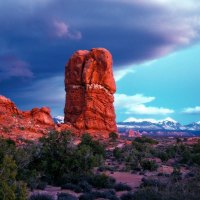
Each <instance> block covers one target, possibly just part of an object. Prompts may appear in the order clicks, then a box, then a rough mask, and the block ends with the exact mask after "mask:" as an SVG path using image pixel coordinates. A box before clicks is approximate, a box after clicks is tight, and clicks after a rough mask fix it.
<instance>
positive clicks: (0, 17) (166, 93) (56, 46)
mask: <svg viewBox="0 0 200 200" xmlns="http://www.w3.org/2000/svg"><path fill="white" fill-rule="evenodd" d="M93 47H104V48H107V49H108V50H109V51H110V52H111V53H112V55H113V60H114V61H113V62H114V66H113V69H114V74H115V79H116V83H117V93H116V95H115V108H116V114H117V121H123V120H125V119H127V118H130V117H135V118H140V119H141V118H153V119H164V118H166V117H171V118H173V119H175V120H177V121H180V122H181V123H183V124H187V123H190V122H193V121H200V92H199V88H200V1H199V0H139V1H138V0H17V1H16V0H6V1H0V94H1V95H5V96H7V97H9V98H11V99H12V100H13V101H14V102H15V103H16V104H17V106H18V107H19V108H20V109H23V110H27V109H31V108H33V107H40V106H44V105H45V106H49V107H51V109H52V114H53V115H54V116H55V115H63V107H64V97H65V92H64V83H63V82H64V76H63V75H64V66H65V63H66V62H67V60H68V59H69V57H70V56H71V55H72V54H73V52H74V51H76V50H78V49H91V48H93Z"/></svg>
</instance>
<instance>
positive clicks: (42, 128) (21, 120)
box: [0, 96, 55, 141]
mask: <svg viewBox="0 0 200 200" xmlns="http://www.w3.org/2000/svg"><path fill="white" fill-rule="evenodd" d="M54 129H55V124H54V121H53V119H52V117H51V115H50V109H49V108H47V107H42V108H41V109H39V108H34V109H32V110H31V111H21V110H19V109H18V108H17V107H16V105H15V104H14V103H13V102H12V101H11V100H10V99H8V98H6V97H4V96H0V136H3V137H5V138H10V139H13V140H15V141H17V140H18V139H21V138H23V139H28V140H35V139H38V138H39V137H41V136H43V135H45V134H47V133H48V131H50V130H54Z"/></svg>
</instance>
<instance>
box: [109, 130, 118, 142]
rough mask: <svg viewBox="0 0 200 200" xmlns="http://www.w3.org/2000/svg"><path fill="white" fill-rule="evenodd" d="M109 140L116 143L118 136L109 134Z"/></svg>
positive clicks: (113, 133) (112, 133)
mask: <svg viewBox="0 0 200 200" xmlns="http://www.w3.org/2000/svg"><path fill="white" fill-rule="evenodd" d="M109 138H110V140H111V141H116V140H117V138H118V134H117V133H115V132H111V133H109Z"/></svg>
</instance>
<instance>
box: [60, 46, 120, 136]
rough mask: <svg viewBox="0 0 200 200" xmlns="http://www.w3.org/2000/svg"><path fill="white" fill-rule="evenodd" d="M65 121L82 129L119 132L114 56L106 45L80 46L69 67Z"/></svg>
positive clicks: (66, 82) (66, 69)
mask: <svg viewBox="0 0 200 200" xmlns="http://www.w3.org/2000/svg"><path fill="white" fill-rule="evenodd" d="M65 90H66V103H65V119H64V121H65V123H71V124H72V125H73V126H74V127H75V128H77V129H78V130H86V131H87V132H90V131H97V132H98V131H101V132H102V131H103V132H105V133H108V132H112V131H114V132H117V126H116V122H115V111H114V106H113V102H114V96H113V94H114V93H115V91H116V85H115V80H114V78H113V71H112V56H111V54H110V53H109V51H107V50H106V49H103V48H95V49H92V50H91V51H86V50H79V51H77V52H75V53H74V54H73V55H72V57H71V58H70V60H69V62H68V63H67V65H66V68H65Z"/></svg>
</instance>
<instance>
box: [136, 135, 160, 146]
mask: <svg viewBox="0 0 200 200" xmlns="http://www.w3.org/2000/svg"><path fill="white" fill-rule="evenodd" d="M134 141H135V142H138V143H142V144H144V143H149V144H158V141H156V140H154V139H152V138H149V137H146V136H142V137H137V138H135V140H134Z"/></svg>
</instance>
